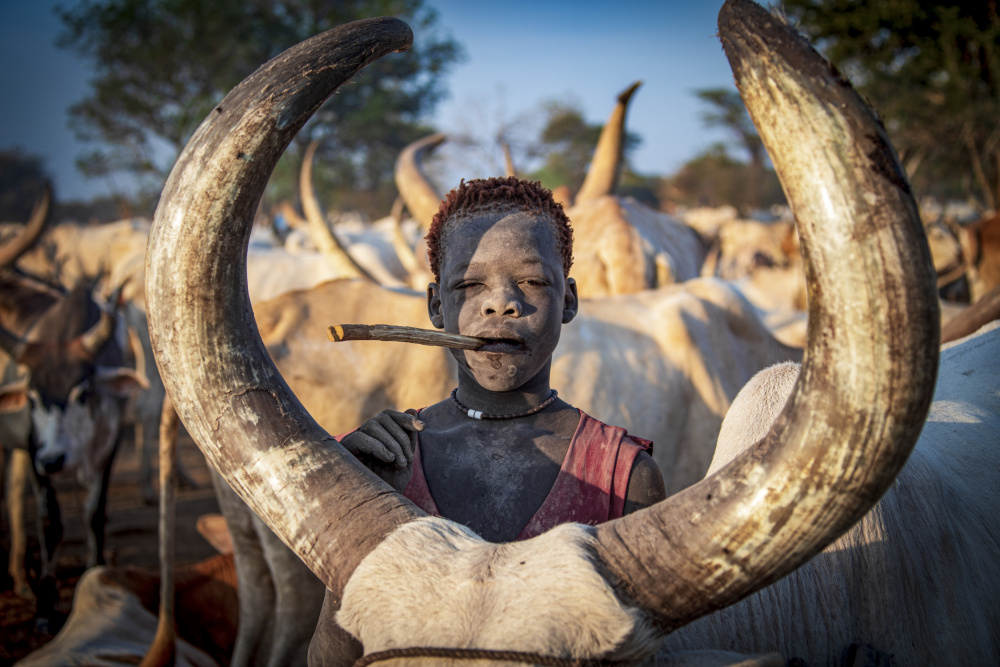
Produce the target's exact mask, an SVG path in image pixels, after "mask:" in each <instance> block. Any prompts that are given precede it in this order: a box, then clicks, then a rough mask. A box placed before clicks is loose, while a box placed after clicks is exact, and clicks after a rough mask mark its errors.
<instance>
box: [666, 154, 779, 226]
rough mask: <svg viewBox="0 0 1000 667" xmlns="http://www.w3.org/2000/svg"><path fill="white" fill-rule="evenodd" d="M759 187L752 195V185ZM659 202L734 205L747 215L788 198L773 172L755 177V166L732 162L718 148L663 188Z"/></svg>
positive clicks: (691, 164) (689, 164)
mask: <svg viewBox="0 0 1000 667" xmlns="http://www.w3.org/2000/svg"><path fill="white" fill-rule="evenodd" d="M756 179H759V180H757V182H759V183H760V189H759V192H757V193H754V194H751V191H752V190H753V188H752V187H751V185H750V184H751V183H754V182H755V180H756ZM660 198H661V199H662V200H664V201H667V200H669V201H670V202H672V203H675V204H682V205H684V206H712V207H715V206H724V205H727V204H728V205H732V206H735V207H736V208H737V209H739V210H740V211H741V212H743V213H744V214H746V213H749V212H750V211H752V210H753V209H757V208H762V207H763V208H766V207H770V206H772V205H774V204H781V203H784V201H785V198H784V194H783V192H782V190H781V184H780V183H779V182H778V176H777V174H775V173H774V170H772V169H767V168H765V169H764V170H763V175H762V176H759V175H757V174H755V173H754V170H753V165H751V164H747V163H745V162H740V161H738V160H735V159H733V158H732V157H731V156H730V155H729V154H728V153H727V152H726V149H725V147H724V146H721V145H715V146H712V147H711V148H710V149H709V150H707V151H706V152H704V153H702V154H701V155H699V156H698V157H696V158H694V159H693V160H691V161H690V162H688V163H687V164H685V165H684V166H683V167H681V168H680V170H678V171H677V173H676V174H674V175H673V176H671V177H670V178H669V179H667V180H666V181H665V183H664V185H663V187H662V188H661V191H660Z"/></svg>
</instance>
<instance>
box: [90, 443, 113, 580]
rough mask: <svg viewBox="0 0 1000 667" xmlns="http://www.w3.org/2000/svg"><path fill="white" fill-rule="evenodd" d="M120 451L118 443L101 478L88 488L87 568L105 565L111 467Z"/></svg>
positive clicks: (106, 463)
mask: <svg viewBox="0 0 1000 667" xmlns="http://www.w3.org/2000/svg"><path fill="white" fill-rule="evenodd" d="M117 451H118V443H117V442H116V443H115V445H114V447H113V448H112V450H111V454H110V455H109V456H108V460H107V461H106V462H105V463H104V465H103V469H102V470H101V475H100V477H98V478H96V479H94V480H92V481H91V482H90V483H89V484H88V487H87V498H86V500H85V501H84V503H83V525H84V527H85V531H84V532H85V533H86V536H87V567H88V568H89V567H94V566H96V565H104V563H105V560H104V529H105V527H106V526H107V523H108V486H109V485H110V483H111V467H112V466H113V464H114V462H115V453H116V452H117Z"/></svg>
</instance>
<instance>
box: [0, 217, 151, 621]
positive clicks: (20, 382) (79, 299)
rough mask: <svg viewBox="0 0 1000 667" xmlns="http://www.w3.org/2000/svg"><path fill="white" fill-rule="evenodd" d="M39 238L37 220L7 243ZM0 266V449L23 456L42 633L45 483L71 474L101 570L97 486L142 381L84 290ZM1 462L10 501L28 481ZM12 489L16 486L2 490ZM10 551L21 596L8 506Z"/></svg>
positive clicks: (49, 593) (18, 521)
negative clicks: (35, 529) (37, 548)
mask: <svg viewBox="0 0 1000 667" xmlns="http://www.w3.org/2000/svg"><path fill="white" fill-rule="evenodd" d="M40 231H41V225H40V224H37V221H33V224H30V225H29V226H28V227H27V228H26V230H25V232H24V234H23V235H21V236H18V237H17V238H15V239H14V240H12V241H10V242H9V243H10V244H11V246H12V247H14V248H16V249H18V250H20V251H21V252H23V250H24V249H26V248H27V247H30V244H31V243H33V242H34V241H35V240H36V239H37V237H38V235H39V234H40ZM4 254H5V255H6V257H5V261H6V262H7V263H6V264H5V265H0V350H2V352H3V354H2V358H0V362H2V363H3V364H4V380H5V382H6V384H5V385H4V387H3V391H2V394H3V397H4V400H3V402H2V404H0V410H2V411H0V434H2V437H3V439H4V442H3V445H4V448H5V449H6V450H7V451H8V452H10V451H11V450H12V449H19V450H23V451H27V452H28V453H29V456H30V460H31V462H32V463H33V465H32V466H31V473H32V474H31V478H30V479H31V482H32V487H33V488H34V490H35V495H36V501H37V507H38V513H39V516H40V521H39V524H40V526H41V527H42V530H41V531H40V535H39V539H40V541H41V551H42V568H41V573H40V582H39V584H38V616H39V624H40V627H41V628H43V629H44V627H45V624H46V623H47V619H48V618H49V617H50V616H51V615H52V613H53V612H54V605H55V582H54V578H53V559H54V557H55V550H56V547H57V546H58V543H59V541H60V540H61V539H62V533H63V527H62V518H61V515H60V511H59V505H58V502H57V500H56V497H55V489H54V487H53V485H52V482H51V480H50V475H53V474H56V473H60V472H66V473H73V474H75V476H76V478H77V480H78V481H79V482H80V483H81V484H83V485H84V486H85V487H86V488H87V498H86V500H85V502H84V524H85V526H86V538H87V562H88V565H96V564H101V563H103V562H104V526H105V522H106V520H107V518H106V503H107V487H108V481H109V478H110V475H111V465H112V462H113V460H114V456H115V452H116V451H117V448H118V436H119V429H120V425H121V417H122V411H123V408H124V403H125V399H126V398H127V397H128V396H129V394H130V393H132V392H134V391H137V390H140V389H142V388H145V387H146V386H148V385H147V382H146V379H145V378H144V377H143V376H142V375H140V374H137V373H136V372H135V371H133V370H132V369H130V368H127V367H125V366H124V353H123V349H122V344H121V341H120V340H119V339H118V338H117V337H116V336H115V330H116V328H117V322H118V320H117V317H116V316H115V315H114V314H113V313H110V312H105V311H104V310H102V309H101V307H100V306H99V305H98V304H97V303H96V302H95V301H94V299H93V297H92V295H91V291H90V288H89V286H87V285H81V286H77V287H76V288H74V289H73V290H72V291H70V292H69V293H64V292H62V290H61V288H59V287H57V286H53V285H49V284H47V283H44V282H42V281H39V280H37V279H36V278H33V277H31V276H27V275H25V274H22V273H20V272H18V271H17V270H16V269H14V268H13V264H14V262H15V261H16V260H17V258H18V254H19V253H16V252H5V253H4ZM8 459H9V460H11V461H12V463H13V464H14V465H15V466H16V467H15V468H14V472H17V473H18V474H17V475H16V476H12V477H11V479H10V480H8V490H7V495H8V497H9V498H20V496H21V495H23V493H24V488H23V486H20V485H21V484H23V483H24V482H25V481H28V474H27V472H26V471H25V470H24V466H25V464H26V462H27V460H28V459H26V458H25V457H24V456H23V455H18V456H17V457H16V458H15V457H14V456H13V455H11V456H8ZM12 482H16V484H15V483H12ZM10 509H13V510H14V513H12V514H11V516H10V519H11V520H10V525H11V531H12V533H14V537H12V540H11V543H12V547H13V548H12V552H11V554H10V556H9V558H10V563H9V570H10V573H11V575H12V577H13V579H14V581H15V590H17V591H18V592H19V593H20V594H22V595H28V594H29V591H30V588H29V587H28V585H27V582H26V575H25V571H24V566H23V563H24V558H25V553H24V551H23V549H24V546H25V545H26V539H25V537H24V534H23V532H21V534H20V535H19V534H18V532H19V531H24V530H25V526H24V519H23V515H20V514H18V513H17V512H22V511H23V508H22V507H21V506H20V504H19V503H12V507H11V508H10Z"/></svg>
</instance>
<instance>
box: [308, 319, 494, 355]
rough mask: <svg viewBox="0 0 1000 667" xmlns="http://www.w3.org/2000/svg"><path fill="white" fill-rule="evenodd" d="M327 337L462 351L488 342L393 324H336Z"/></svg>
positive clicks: (338, 339)
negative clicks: (451, 348)
mask: <svg viewBox="0 0 1000 667" xmlns="http://www.w3.org/2000/svg"><path fill="white" fill-rule="evenodd" d="M327 337H328V338H329V339H330V340H332V341H333V342H335V343H339V342H341V341H345V340H387V341H394V342H397V343H416V344H417V345H433V346H435V347H454V348H458V349H460V350H478V349H479V348H480V347H482V346H483V345H485V344H486V342H487V341H485V340H483V339H482V338H473V337H472V336H462V335H461V334H453V333H445V332H443V331H437V330H436V329H417V328H416V327H400V326H395V325H392V324H334V325H333V326H331V327H329V332H328V333H327Z"/></svg>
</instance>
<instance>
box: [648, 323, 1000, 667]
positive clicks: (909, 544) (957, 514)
mask: <svg viewBox="0 0 1000 667" xmlns="http://www.w3.org/2000/svg"><path fill="white" fill-rule="evenodd" d="M761 374H762V375H763V377H761V376H758V377H756V378H754V380H753V381H751V383H750V384H748V385H747V387H746V388H745V389H744V390H743V391H741V392H740V394H739V395H738V396H737V398H736V400H735V401H734V402H733V406H732V408H731V409H730V414H728V415H727V416H726V421H725V422H724V423H723V432H722V434H721V435H720V443H719V450H718V452H717V453H716V458H715V460H714V461H713V463H712V468H713V469H714V468H718V467H719V466H721V465H722V464H724V463H725V462H726V461H728V460H729V459H731V458H732V457H733V456H736V455H737V454H738V453H739V452H740V451H741V450H742V449H744V448H745V447H748V446H751V445H752V444H753V443H755V442H756V441H757V440H759V439H760V437H761V436H762V435H763V434H764V433H765V432H766V431H767V429H768V428H769V427H770V424H771V422H772V421H773V420H774V418H775V417H777V415H778V414H779V413H780V411H781V409H782V407H783V406H784V404H785V401H786V399H787V397H788V395H789V394H790V392H791V389H792V386H793V385H794V377H795V375H797V369H796V368H795V367H794V365H791V366H788V365H786V366H781V365H779V366H773V367H771V368H769V369H766V370H764V371H762V372H761ZM998 387H1000V329H997V328H996V327H992V328H990V329H986V328H984V329H982V330H980V332H978V333H977V335H975V336H973V337H970V338H968V339H966V340H965V342H964V343H962V344H961V345H959V346H957V347H953V348H951V349H949V350H946V351H944V352H942V354H941V367H940V370H939V373H938V382H937V388H936V390H935V395H934V403H933V405H932V406H931V411H930V414H929V415H928V417H927V421H926V423H925V425H924V429H923V432H922V433H921V435H920V439H919V441H918V442H917V445H916V447H915V449H914V451H913V453H912V454H911V456H910V459H909V461H908V462H907V464H906V466H905V467H904V468H903V470H902V471H901V472H900V473H899V475H898V476H897V478H896V481H895V483H894V484H893V485H892V487H890V489H889V490H888V491H887V492H886V493H885V495H884V496H883V497H882V498H881V500H879V501H878V503H877V504H876V505H875V506H874V507H873V508H872V510H871V511H869V512H868V513H867V514H866V515H865V516H864V517H863V518H862V519H861V521H859V522H858V523H857V524H856V525H855V526H853V527H852V528H851V529H850V530H848V531H847V532H846V533H845V534H844V535H843V536H842V537H840V539H838V540H837V541H836V542H834V543H833V544H831V545H830V546H829V547H827V548H826V549H824V550H823V552H822V553H820V554H819V555H817V556H816V557H815V558H813V560H811V561H810V562H808V563H807V564H806V565H804V566H803V567H801V568H800V569H798V570H796V571H795V572H793V573H792V574H791V575H789V576H788V577H786V578H784V579H782V580H780V581H778V582H777V583H775V584H772V585H771V586H768V587H767V588H765V589H763V590H761V591H759V592H758V593H756V594H754V595H752V596H750V597H749V598H746V599H744V600H742V601H741V602H739V603H737V604H735V605H732V606H730V607H728V608H726V609H723V610H721V611H719V612H716V613H715V614H712V615H711V616H708V617H705V618H703V619H700V620H698V621H696V622H695V623H693V624H691V625H689V626H687V627H684V628H681V629H680V630H678V631H676V632H675V633H673V634H672V635H670V636H669V637H668V638H667V640H666V641H665V643H664V650H665V651H666V650H670V651H676V650H683V649H720V650H731V651H738V652H742V653H755V652H763V651H778V652H780V653H782V654H783V655H785V656H786V657H788V658H791V657H801V658H803V659H804V660H805V663H806V664H808V665H823V664H829V665H838V664H844V662H845V655H844V652H845V650H846V649H847V647H848V646H849V645H850V644H852V643H860V644H870V645H872V646H874V647H875V649H877V650H878V651H881V652H883V653H886V654H891V655H892V656H893V657H892V663H893V664H900V665H945V664H948V665H987V664H989V665H996V664H1000V606H998V604H997V600H998V599H1000V569H998V568H997V565H996V564H997V562H998V561H1000V494H998V493H997V489H998V488H1000V389H998ZM736 424H741V425H742V426H739V427H736V426H735V425H736ZM741 429H745V431H741ZM727 433H729V434H734V433H735V437H734V438H733V439H732V440H730V441H725V438H726V437H727V436H726V434H727Z"/></svg>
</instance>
